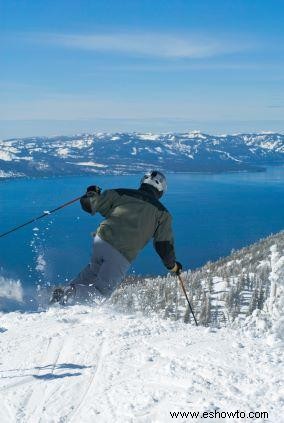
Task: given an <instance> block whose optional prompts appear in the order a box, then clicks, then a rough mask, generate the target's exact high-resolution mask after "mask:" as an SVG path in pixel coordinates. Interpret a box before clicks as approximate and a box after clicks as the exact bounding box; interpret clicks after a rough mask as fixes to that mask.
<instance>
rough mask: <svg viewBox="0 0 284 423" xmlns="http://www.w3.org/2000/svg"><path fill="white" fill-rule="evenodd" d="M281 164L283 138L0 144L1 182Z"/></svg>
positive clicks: (190, 136)
mask: <svg viewBox="0 0 284 423" xmlns="http://www.w3.org/2000/svg"><path fill="white" fill-rule="evenodd" d="M283 162H284V135H282V134H277V133H263V134H237V135H223V136H213V135H206V134H203V133H201V132H189V133H183V134H177V133H167V134H151V133H148V134H141V133H115V134H108V133H97V134H84V135H76V136H73V137H67V136H58V137H53V138H43V137H35V138H23V139H21V138H17V139H10V140H4V141H0V177H12V176H47V175H63V174H64V175H78V174H90V173H97V174H131V173H137V172H139V173H140V172H144V171H145V169H149V168H158V169H160V170H167V172H223V171H250V170H262V169H263V167H264V166H265V165H267V164H275V163H283Z"/></svg>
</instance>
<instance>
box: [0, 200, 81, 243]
mask: <svg viewBox="0 0 284 423" xmlns="http://www.w3.org/2000/svg"><path fill="white" fill-rule="evenodd" d="M80 198H81V197H77V198H74V200H71V201H68V202H67V203H64V204H62V205H61V206H59V207H56V209H53V210H50V211H46V212H44V213H43V214H42V215H40V216H38V217H35V218H33V219H31V220H29V221H28V222H25V223H23V224H22V225H19V226H16V227H15V228H13V229H10V230H9V231H7V232H3V233H2V234H0V238H2V237H3V236H6V235H8V234H10V233H11V232H15V231H17V230H18V229H20V228H23V227H24V226H27V225H29V224H30V223H33V222H36V221H37V220H39V219H42V218H43V217H45V216H49V215H50V214H51V213H54V212H56V211H58V210H60V209H63V208H64V207H67V206H69V205H70V204H73V203H75V202H76V201H78V200H80Z"/></svg>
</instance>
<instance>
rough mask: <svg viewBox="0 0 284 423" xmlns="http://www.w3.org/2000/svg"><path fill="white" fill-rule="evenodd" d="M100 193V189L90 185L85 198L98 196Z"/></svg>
mask: <svg viewBox="0 0 284 423" xmlns="http://www.w3.org/2000/svg"><path fill="white" fill-rule="evenodd" d="M101 192H102V189H101V188H100V187H98V186H97V185H90V186H89V187H88V188H87V192H86V195H87V197H92V196H93V195H95V194H99V195H100V193H101Z"/></svg>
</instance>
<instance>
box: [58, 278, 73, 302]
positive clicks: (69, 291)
mask: <svg viewBox="0 0 284 423" xmlns="http://www.w3.org/2000/svg"><path fill="white" fill-rule="evenodd" d="M75 296H76V287H75V285H73V284H72V283H71V284H70V285H69V286H68V287H67V288H65V290H64V293H63V296H62V298H61V299H60V300H59V302H60V304H61V305H66V304H68V302H69V300H73V301H74V300H75Z"/></svg>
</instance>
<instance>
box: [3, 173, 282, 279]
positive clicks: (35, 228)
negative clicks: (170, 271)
mask: <svg viewBox="0 0 284 423" xmlns="http://www.w3.org/2000/svg"><path fill="white" fill-rule="evenodd" d="M91 184H97V185H99V186H101V187H102V188H103V189H108V188H117V187H132V188H135V187H137V186H138V185H139V176H94V177H86V176H84V177H62V178H42V179H23V180H21V179H18V180H3V181H0V195H1V202H0V213H1V221H0V232H4V231H6V230H8V229H10V227H13V226H16V225H18V224H21V223H23V222H25V221H26V220H29V219H31V218H33V217H35V216H38V215H40V214H42V213H43V211H45V210H51V209H53V208H55V207H57V206H59V205H60V204H62V203H65V202H66V201H68V200H70V199H72V198H74V197H77V196H78V195H80V194H81V193H84V191H85V188H86V187H87V186H88V185H91ZM168 186H169V188H168V192H167V193H166V195H165V196H164V198H163V199H162V202H163V203H164V204H165V206H166V207H167V208H168V209H169V210H170V211H171V213H172V215H173V218H174V232H175V245H176V253H177V258H178V260H179V261H181V262H182V263H183V265H184V268H191V269H194V268H196V267H199V266H201V265H203V264H205V263H206V262H207V261H208V260H216V259H218V258H219V257H222V256H225V255H228V254H229V253H230V252H231V250H232V249H238V248H241V247H243V246H246V245H249V244H250V243H252V242H255V241H257V240H259V239H260V238H262V237H265V236H267V235H270V234H271V233H275V232H278V231H280V230H282V229H283V228H284V219H283V218H284V167H270V168H268V169H267V172H265V173H239V174H237V173H235V174H218V175H212V174H175V175H168ZM101 219H102V218H101V217H100V216H99V215H97V216H95V217H92V216H90V215H88V214H87V213H84V212H83V211H82V210H81V208H80V205H79V203H76V204H74V205H72V206H70V207H68V208H66V209H64V210H61V211H59V212H58V213H56V214H53V215H51V216H48V217H45V218H44V219H42V220H40V221H38V222H36V223H35V224H32V225H30V226H28V227H25V228H22V229H20V230H19V231H17V232H14V233H12V234H10V235H8V236H6V237H3V238H1V239H0V251H1V255H0V266H1V274H2V275H5V276H9V277H12V278H16V279H20V280H21V281H22V283H23V285H24V286H28V285H29V286H31V285H33V286H36V284H37V283H38V282H40V283H42V284H45V283H52V284H54V283H59V282H62V281H64V280H65V279H68V278H70V277H72V275H75V274H76V273H77V272H78V271H79V270H80V268H81V267H82V266H84V265H85V264H86V263H87V261H88V259H89V255H90V251H91V236H90V233H91V232H92V231H94V230H95V229H96V227H97V225H98V223H99V222H100V220H101ZM131 271H132V272H136V274H143V275H145V274H147V275H154V274H165V273H166V272H165V269H164V267H163V265H162V263H161V261H160V258H159V257H158V256H157V254H156V253H155V251H154V249H153V247H152V244H151V243H150V244H149V245H148V246H147V247H146V248H145V249H144V251H143V252H141V254H140V255H139V257H138V258H137V259H136V261H135V262H134V263H133V266H132V270H131Z"/></svg>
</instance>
